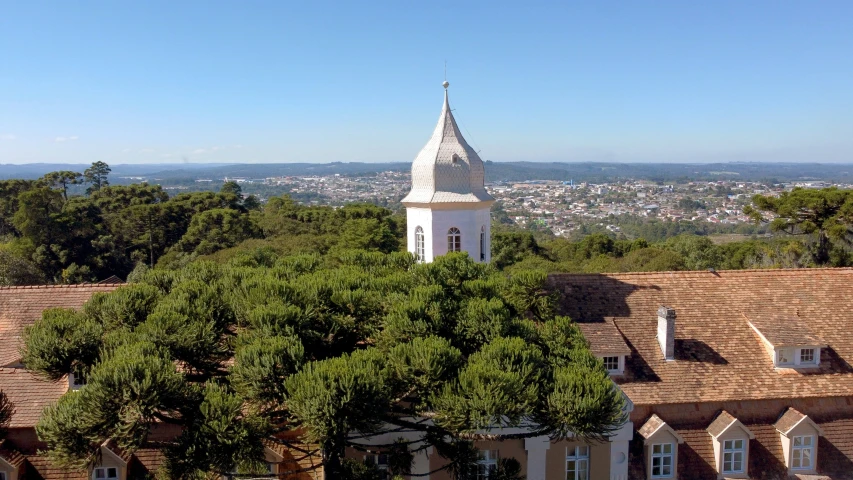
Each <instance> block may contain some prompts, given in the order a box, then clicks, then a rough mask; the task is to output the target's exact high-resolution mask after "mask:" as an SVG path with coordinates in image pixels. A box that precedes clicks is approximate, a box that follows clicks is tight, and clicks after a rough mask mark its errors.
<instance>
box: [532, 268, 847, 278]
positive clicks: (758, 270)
mask: <svg viewBox="0 0 853 480" xmlns="http://www.w3.org/2000/svg"><path fill="white" fill-rule="evenodd" d="M815 271H832V272H847V273H853V267H803V268H744V269H732V270H714V271H713V272H711V271H709V270H665V271H659V272H601V273H572V272H554V273H550V274H548V275H549V276H554V277H595V276H608V277H615V276H631V277H634V276H648V277H652V276H663V275H668V276H673V275H698V274H705V275H707V274H709V273H710V274H719V273H725V274H727V275H746V274H753V273H781V274H791V273H805V272H815Z"/></svg>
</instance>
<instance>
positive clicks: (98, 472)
mask: <svg viewBox="0 0 853 480" xmlns="http://www.w3.org/2000/svg"><path fill="white" fill-rule="evenodd" d="M92 478H94V479H95V480H118V469H117V468H116V467H98V468H96V469H95V470H94V471H92Z"/></svg>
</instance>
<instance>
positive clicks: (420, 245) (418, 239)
mask: <svg viewBox="0 0 853 480" xmlns="http://www.w3.org/2000/svg"><path fill="white" fill-rule="evenodd" d="M415 256H417V257H418V261H419V262H423V261H424V259H425V258H426V257H425V256H424V229H423V228H421V227H417V228H415Z"/></svg>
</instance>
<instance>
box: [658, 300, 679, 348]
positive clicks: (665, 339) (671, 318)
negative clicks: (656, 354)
mask: <svg viewBox="0 0 853 480" xmlns="http://www.w3.org/2000/svg"><path fill="white" fill-rule="evenodd" d="M658 343H660V350H661V351H662V352H663V356H664V358H666V359H667V360H675V310H674V309H672V308H669V307H663V306H662V307H660V308H658Z"/></svg>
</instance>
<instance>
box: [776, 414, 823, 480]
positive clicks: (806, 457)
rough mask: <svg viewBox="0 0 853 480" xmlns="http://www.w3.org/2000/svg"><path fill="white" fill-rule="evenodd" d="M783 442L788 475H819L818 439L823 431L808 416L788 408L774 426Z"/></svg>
mask: <svg viewBox="0 0 853 480" xmlns="http://www.w3.org/2000/svg"><path fill="white" fill-rule="evenodd" d="M773 426H774V427H776V431H778V432H779V437H780V439H781V440H782V452H783V453H784V454H785V465H786V466H787V467H788V475H795V474H798V473H804V474H813V473H817V471H816V465H817V454H818V452H817V445H818V443H817V439H818V437H820V436H823V429H822V428H820V426H819V425H818V424H817V423H815V422H814V421H813V420H812V419H811V418H809V417H808V415H805V414H803V413H802V412H800V411H798V410H796V409H795V408H790V407H789V408H788V409H787V410H785V412H784V413H782V415H781V416H780V417H779V420H777V421H776V423H774V424H773Z"/></svg>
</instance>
